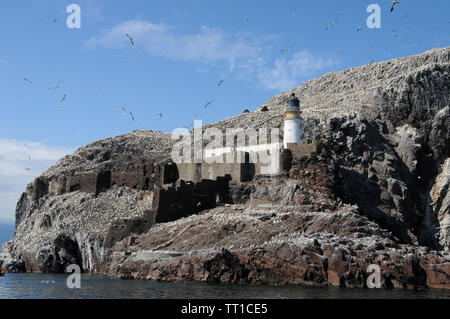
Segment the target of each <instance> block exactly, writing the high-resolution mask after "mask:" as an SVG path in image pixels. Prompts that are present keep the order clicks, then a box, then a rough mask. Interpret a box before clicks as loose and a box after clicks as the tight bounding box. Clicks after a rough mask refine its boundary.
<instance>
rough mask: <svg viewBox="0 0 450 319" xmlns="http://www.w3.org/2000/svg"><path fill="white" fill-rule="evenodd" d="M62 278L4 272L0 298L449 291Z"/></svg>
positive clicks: (357, 295)
mask: <svg viewBox="0 0 450 319" xmlns="http://www.w3.org/2000/svg"><path fill="white" fill-rule="evenodd" d="M66 280H67V276H66V275H47V274H6V275H5V276H4V277H0V299H9V298H21V299H24V298H25V299H35V298H52V299H58V298H64V299H82V298H89V299H104V298H114V299H115V298H121V299H128V298H138V299H142V298H145V299H161V298H164V299H166V298H177V299H204V298H206V299H210V298H214V299H220V298H233V299H249V298H263V299H266V298H270V299H272V298H274V299H285V298H289V299H305V298H308V299H309V298H313V299H324V298H332V299H341V298H351V299H379V298H383V299H387V298H388V299H391V298H408V299H409V298H413V299H422V298H446V299H450V291H443V290H430V291H426V292H412V291H403V290H393V291H386V290H370V289H339V288H310V287H306V288H305V287H298V286H275V287H274V286H250V285H207V284H198V283H161V282H151V281H124V280H118V279H111V278H106V277H103V276H96V275H83V276H82V280H81V289H74V290H73V289H69V288H67V286H66Z"/></svg>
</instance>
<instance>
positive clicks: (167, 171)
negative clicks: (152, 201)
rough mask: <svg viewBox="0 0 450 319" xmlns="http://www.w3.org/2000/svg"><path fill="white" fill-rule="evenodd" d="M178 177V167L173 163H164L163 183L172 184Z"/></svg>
mask: <svg viewBox="0 0 450 319" xmlns="http://www.w3.org/2000/svg"><path fill="white" fill-rule="evenodd" d="M179 178H180V174H179V172H178V167H177V165H176V164H174V163H167V164H164V174H163V184H173V183H175V182H176V181H177V180H178V179H179Z"/></svg>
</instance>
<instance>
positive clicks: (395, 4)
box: [391, 0, 400, 12]
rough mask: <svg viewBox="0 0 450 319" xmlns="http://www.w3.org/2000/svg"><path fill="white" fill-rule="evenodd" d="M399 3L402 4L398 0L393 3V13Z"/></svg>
mask: <svg viewBox="0 0 450 319" xmlns="http://www.w3.org/2000/svg"><path fill="white" fill-rule="evenodd" d="M399 3H400V1H398V0H394V1H392V7H391V12H392V11H394V9H395V7H396V6H397V4H399Z"/></svg>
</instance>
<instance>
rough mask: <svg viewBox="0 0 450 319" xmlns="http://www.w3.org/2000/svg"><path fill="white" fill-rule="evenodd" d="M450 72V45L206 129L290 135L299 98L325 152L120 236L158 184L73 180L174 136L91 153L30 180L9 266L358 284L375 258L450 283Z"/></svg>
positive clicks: (310, 87)
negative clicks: (286, 123)
mask: <svg viewBox="0 0 450 319" xmlns="http://www.w3.org/2000/svg"><path fill="white" fill-rule="evenodd" d="M449 71H450V49H449V48H445V49H438V50H433V51H429V52H426V53H424V54H422V55H418V56H413V57H408V58H404V59H397V60H393V61H388V62H383V63H377V64H370V65H366V66H363V67H358V68H353V69H350V70H346V71H343V72H338V73H331V74H327V75H325V76H323V77H321V78H319V79H315V80H312V81H309V82H307V83H305V84H303V85H302V86H300V87H298V88H296V89H293V90H292V91H289V92H285V93H282V94H280V95H278V96H276V97H274V98H272V99H271V100H269V101H268V102H267V103H265V104H264V105H263V106H262V107H261V108H260V109H258V110H256V111H255V112H250V113H244V114H241V115H239V116H237V117H233V118H230V119H226V120H224V121H221V122H219V123H214V124H210V125H208V126H206V127H205V129H206V128H207V127H210V126H215V127H217V128H219V129H222V130H223V129H225V128H229V127H243V128H260V127H267V128H274V127H277V128H278V127H280V128H281V131H282V125H281V124H282V115H283V111H284V103H285V101H286V99H287V98H288V96H289V95H290V94H291V93H296V94H297V96H299V98H300V99H301V104H302V111H303V114H302V117H303V123H302V125H303V131H304V139H305V140H306V141H309V142H312V143H313V144H311V145H314V146H315V147H314V151H313V152H311V153H310V154H308V155H307V156H303V155H302V156H295V154H294V156H293V161H292V163H291V165H290V167H289V169H288V171H286V172H285V174H283V175H282V176H277V177H265V176H260V177H257V178H255V179H254V180H252V181H250V182H246V183H241V182H239V181H230V182H229V194H227V195H228V196H224V198H226V201H227V202H228V204H227V205H225V206H220V207H217V208H214V209H211V210H206V211H204V212H203V213H201V214H198V215H194V216H190V217H187V218H183V219H180V220H177V221H173V220H172V221H170V222H168V223H163V224H156V225H154V226H152V227H151V228H149V229H148V227H144V228H142V229H141V230H140V231H139V233H135V234H130V236H129V237H127V238H124V237H123V236H122V237H120V239H122V238H124V239H123V240H119V241H117V240H115V241H110V240H108V241H107V242H106V241H105V239H106V238H107V237H108V234H110V230H111V229H113V228H114V225H116V224H115V221H122V222H123V221H130V220H131V221H133V220H134V221H136V220H137V219H136V218H138V219H139V218H142V216H145V215H146V212H148V211H149V209H152V205H153V202H152V197H153V196H154V194H153V191H152V190H151V189H146V187H145V186H146V185H147V184H148V182H146V183H147V184H146V183H140V184H138V185H135V186H136V187H132V186H130V184H129V183H128V182H129V181H128V180H126V181H125V183H123V185H115V186H112V187H110V188H102V187H99V185H100V186H102V185H103V184H102V183H103V182H102V181H104V179H102V178H99V176H100V177H101V175H96V178H97V179H96V181H97V184H96V187H91V185H94V184H92V183H90V181H89V180H88V182H89V183H87V184H86V185H87V186H86V187H85V188H83V187H81V186H79V188H78V187H77V184H76V183H75V182H73V181H72V184H73V185H72V184H71V185H72V186H73V187H67V184H68V179H67V178H72V180H76V179H77V178H79V177H78V176H92V174H91V172H92V171H96V170H100V171H101V172H103V170H104V169H108V170H113V171H114V169H116V168H117V167H119V166H120V167H126V168H127V169H129V171H132V168H128V167H127V165H126V163H128V161H130V160H132V161H134V162H136V161H138V162H142V163H144V162H145V163H147V162H156V161H158V160H160V159H162V158H165V157H167V156H169V155H170V152H171V147H172V145H173V143H174V142H173V141H171V139H170V135H168V134H165V133H160V132H153V131H136V132H132V133H130V134H127V135H123V136H119V137H114V138H110V139H106V140H102V141H98V142H95V143H93V144H91V145H88V146H86V147H83V148H81V149H79V150H78V151H77V152H75V154H73V155H70V156H67V157H65V158H63V159H62V160H61V161H59V162H58V163H57V164H56V165H55V166H53V167H52V168H50V169H49V170H48V171H47V172H45V173H44V174H43V175H42V176H41V177H40V178H38V179H37V180H36V181H35V182H34V183H32V184H30V185H29V186H28V188H27V190H26V191H25V193H24V194H23V195H22V197H21V198H20V200H19V202H18V204H17V210H16V234H15V238H14V240H13V241H11V242H10V243H8V244H6V245H5V246H4V247H3V255H2V256H0V267H2V268H5V269H7V270H8V271H10V272H13V271H24V270H26V271H44V272H62V271H64V269H65V267H67V265H69V264H72V263H76V264H79V265H81V266H82V267H83V269H84V270H85V271H91V272H103V273H108V274H110V275H113V276H119V277H122V278H136V279H155V280H199V281H207V282H233V283H240V282H245V283H248V282H250V283H254V282H259V283H284V282H289V283H311V284H331V285H337V286H347V287H358V286H364V285H365V280H366V278H367V276H368V274H367V266H368V265H369V264H377V265H379V266H380V268H381V270H382V273H383V277H382V281H383V284H384V286H385V287H388V288H389V287H404V288H420V287H443V288H450V261H449V256H448V254H449V248H450V246H449V244H450V237H449V236H450V217H449V216H450V212H449V210H450V208H449V204H450V195H449V186H450V158H449V157H450V107H449V104H450V72H449ZM263 108H264V112H261V110H263ZM281 133H282V132H281ZM144 171H145V169H144ZM79 174H84V175H79ZM145 174H147V175H145V176H149V172H148V169H147V171H146V172H145ZM73 176H75V177H73ZM127 176H128V175H127ZM80 178H81V177H80ZM83 178H84V177H83ZM86 178H88V177H86ZM89 178H91V177H89ZM99 180H100V181H101V182H98V181H99ZM127 183H128V184H127ZM63 186H65V187H63ZM147 186H148V185H147ZM174 187H175V188H176V186H174ZM91 188H92V193H89V192H88V193H86V191H89V190H90V189H91ZM147 188H148V187H147ZM67 189H68V190H69V192H67ZM166 204H167V203H166ZM166 206H168V207H169V206H170V205H166ZM169 208H170V207H169ZM124 223H125V222H124ZM118 225H119V224H117V226H118ZM124 225H125V224H124ZM124 227H125V226H124ZM110 237H111V236H110ZM110 237H108V238H110ZM105 243H106V244H105Z"/></svg>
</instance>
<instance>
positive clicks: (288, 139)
mask: <svg viewBox="0 0 450 319" xmlns="http://www.w3.org/2000/svg"><path fill="white" fill-rule="evenodd" d="M301 124H302V122H301V119H300V101H299V99H297V98H296V97H295V94H294V93H292V95H291V97H290V98H289V100H288V101H287V102H286V112H285V114H284V139H283V145H284V148H285V149H287V148H289V145H290V144H291V145H292V144H294V145H298V144H300V142H301V139H302V129H301Z"/></svg>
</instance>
